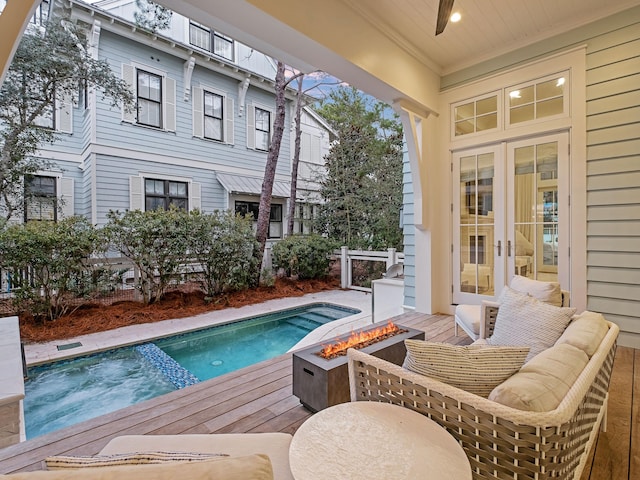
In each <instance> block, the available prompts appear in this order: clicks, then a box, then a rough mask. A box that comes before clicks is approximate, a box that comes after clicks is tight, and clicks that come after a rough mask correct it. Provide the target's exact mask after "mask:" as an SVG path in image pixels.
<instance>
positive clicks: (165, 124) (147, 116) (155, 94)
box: [122, 63, 202, 132]
mask: <svg viewBox="0 0 640 480" xmlns="http://www.w3.org/2000/svg"><path fill="white" fill-rule="evenodd" d="M122 79H123V80H124V81H125V82H126V83H127V85H129V87H130V88H131V92H132V94H133V95H134V97H135V99H136V108H133V109H127V108H125V107H124V106H123V107H122V121H123V122H127V123H133V124H138V125H145V126H149V127H153V128H158V129H162V130H165V131H167V132H175V131H176V81H175V80H174V79H173V78H171V77H169V76H167V75H166V72H163V71H161V70H156V69H155V68H154V67H150V66H143V65H141V66H138V65H136V64H126V63H123V64H122ZM200 105H202V102H200Z"/></svg>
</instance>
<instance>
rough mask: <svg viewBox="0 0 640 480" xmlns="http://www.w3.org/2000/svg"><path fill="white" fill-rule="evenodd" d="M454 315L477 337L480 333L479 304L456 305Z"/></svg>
mask: <svg viewBox="0 0 640 480" xmlns="http://www.w3.org/2000/svg"><path fill="white" fill-rule="evenodd" d="M455 316H456V317H457V318H458V319H459V320H460V321H461V322H463V323H464V324H465V326H467V327H468V328H469V330H471V331H472V332H473V333H474V334H475V335H476V338H477V335H479V333H480V305H458V306H457V307H456V310H455Z"/></svg>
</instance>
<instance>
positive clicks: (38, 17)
mask: <svg viewBox="0 0 640 480" xmlns="http://www.w3.org/2000/svg"><path fill="white" fill-rule="evenodd" d="M48 18H49V0H41V2H40V5H38V6H37V7H36V11H35V12H33V17H31V20H30V23H32V24H33V25H38V26H40V27H43V26H44V25H45V24H46V23H47V19H48Z"/></svg>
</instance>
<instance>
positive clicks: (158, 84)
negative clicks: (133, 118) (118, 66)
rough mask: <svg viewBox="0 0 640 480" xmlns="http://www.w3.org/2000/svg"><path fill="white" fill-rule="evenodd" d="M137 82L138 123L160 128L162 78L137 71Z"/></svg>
mask: <svg viewBox="0 0 640 480" xmlns="http://www.w3.org/2000/svg"><path fill="white" fill-rule="evenodd" d="M137 82H138V88H137V90H136V94H137V96H136V101H137V107H138V123H139V124H141V125H148V126H150V127H157V128H162V77H161V76H160V75H156V74H154V73H150V72H146V71H144V70H138V71H137Z"/></svg>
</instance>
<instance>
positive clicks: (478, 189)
mask: <svg viewBox="0 0 640 480" xmlns="http://www.w3.org/2000/svg"><path fill="white" fill-rule="evenodd" d="M465 188H466V201H465V203H466V207H467V211H468V212H469V215H484V216H487V215H489V212H491V211H493V178H479V179H478V180H477V181H470V182H467V183H466V187H465ZM476 201H477V202H478V204H477V206H476Z"/></svg>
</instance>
